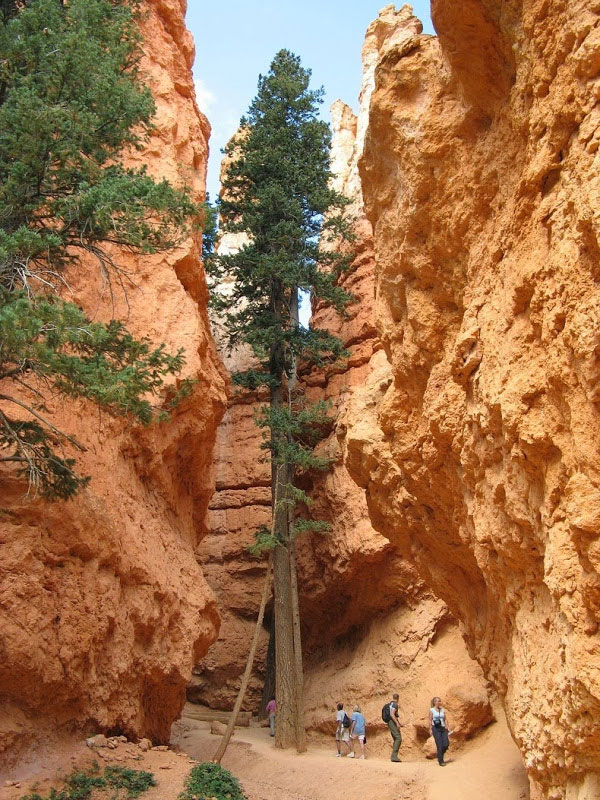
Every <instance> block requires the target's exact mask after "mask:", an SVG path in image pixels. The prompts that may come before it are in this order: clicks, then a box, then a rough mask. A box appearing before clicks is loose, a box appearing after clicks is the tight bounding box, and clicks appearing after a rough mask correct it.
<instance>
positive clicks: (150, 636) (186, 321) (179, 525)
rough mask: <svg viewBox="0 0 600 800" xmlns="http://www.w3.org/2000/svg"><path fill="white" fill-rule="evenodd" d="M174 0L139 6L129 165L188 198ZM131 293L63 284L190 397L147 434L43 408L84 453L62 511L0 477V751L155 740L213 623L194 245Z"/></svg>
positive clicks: (91, 270) (192, 164)
mask: <svg viewBox="0 0 600 800" xmlns="http://www.w3.org/2000/svg"><path fill="white" fill-rule="evenodd" d="M185 5H186V4H185V2H184V0H148V2H147V4H146V6H147V10H148V12H149V15H148V18H147V19H146V20H145V21H144V23H143V27H144V35H145V39H146V41H147V42H148V43H151V46H148V47H147V48H146V57H145V59H144V70H145V72H146V73H147V76H148V80H149V83H150V85H151V87H152V90H153V92H154V95H155V97H156V102H157V108H158V113H157V117H156V120H155V122H156V130H155V132H154V134H153V135H152V137H151V139H150V141H149V143H148V146H147V148H146V150H145V151H144V152H143V153H140V154H136V155H135V158H134V159H132V161H134V162H136V163H139V162H144V163H148V165H149V169H150V170H151V171H152V172H153V173H154V174H155V175H159V176H163V175H164V176H166V177H168V178H169V179H171V180H173V181H180V180H185V181H186V182H187V183H188V184H189V185H191V186H192V187H193V189H194V191H195V193H196V195H197V197H198V198H199V199H202V198H203V194H204V181H205V170H206V158H207V141H208V135H209V126H208V123H207V121H206V119H205V118H204V116H203V115H202V114H200V112H199V111H198V109H197V107H196V104H195V101H194V90H193V81H192V75H191V66H192V62H193V56H194V48H193V43H192V40H191V35H190V34H189V32H188V31H187V30H186V29H185V25H184V14H185ZM121 263H124V264H125V266H126V267H127V268H128V269H130V270H131V272H132V278H133V280H134V282H135V284H136V285H135V287H130V288H129V289H128V304H127V303H126V302H125V299H124V297H123V296H122V294H121V293H120V291H119V290H118V289H117V292H116V297H115V307H114V309H113V307H112V305H111V302H110V298H109V296H108V291H107V290H106V287H103V286H102V284H101V282H100V278H99V276H98V275H97V272H96V270H95V267H94V266H93V265H92V264H89V265H86V266H84V267H83V268H82V269H81V270H80V271H79V272H78V273H74V274H72V275H70V276H69V279H70V284H71V286H72V287H73V299H75V301H77V302H79V303H80V304H81V305H82V306H83V307H84V308H85V309H86V310H87V312H88V313H89V314H90V315H92V316H93V317H95V318H99V319H108V318H110V317H111V315H112V313H113V311H114V314H115V316H117V317H120V318H122V319H125V321H126V323H127V325H128V327H129V329H130V330H131V331H132V332H134V333H136V334H139V335H145V334H148V335H150V336H151V337H152V339H153V340H155V341H156V342H160V341H164V342H166V343H167V345H168V347H169V349H171V350H176V349H177V348H178V347H180V346H183V347H184V348H185V350H186V357H187V363H186V367H185V374H186V375H188V376H191V377H193V378H195V379H196V381H197V383H196V386H195V389H194V392H193V395H192V396H191V397H190V398H189V399H188V400H186V402H185V404H184V405H182V406H181V407H180V408H178V409H177V411H176V412H175V414H174V416H173V419H172V420H171V421H170V422H168V423H165V424H161V425H159V426H154V427H151V428H148V429H143V430H142V429H140V428H139V427H134V426H132V425H131V424H128V423H127V422H124V421H123V420H116V419H112V418H110V417H109V416H107V415H105V414H99V413H98V411H97V410H94V409H92V408H91V407H89V406H87V405H85V404H83V403H81V404H78V403H70V402H69V403H67V402H65V401H62V400H61V401H57V402H55V403H53V401H52V400H50V401H49V405H50V407H51V409H52V411H53V416H52V418H53V420H54V421H55V423H56V424H57V425H58V426H59V427H62V428H64V429H65V430H67V431H69V432H71V433H74V434H75V435H76V437H77V438H78V439H79V441H81V442H82V443H83V444H84V445H85V446H86V448H87V452H86V453H85V454H83V455H81V457H80V459H79V462H80V466H81V470H82V472H83V473H84V474H89V475H91V476H92V481H91V483H90V484H89V487H88V488H86V489H85V490H84V491H83V492H82V493H81V494H80V495H79V496H78V497H77V498H75V499H73V500H71V501H69V502H68V503H56V504H47V503H44V502H42V501H41V500H39V499H35V498H27V497H25V496H24V495H25V492H26V489H27V487H26V486H25V485H24V484H23V482H22V481H21V480H18V479H17V478H16V477H15V475H14V473H13V472H11V470H10V469H9V468H8V467H6V466H3V467H2V470H1V471H0V491H1V493H2V508H1V509H0V541H1V544H2V565H1V566H0V709H1V712H0V754H1V757H2V758H3V759H4V760H5V761H7V760H10V759H12V758H14V757H15V755H16V753H17V750H18V748H19V747H21V746H23V745H25V744H27V743H28V742H31V741H33V740H34V739H39V738H42V739H43V738H47V739H48V740H51V739H52V738H53V737H55V736H57V735H59V734H61V733H66V732H69V731H73V730H77V731H80V730H82V729H84V730H85V732H90V731H93V730H97V729H102V730H107V731H117V730H118V731H123V732H125V733H128V734H130V735H139V736H142V735H145V736H149V737H150V738H151V739H153V740H154V741H165V740H167V739H168V735H169V730H170V726H171V723H172V721H173V720H174V719H175V718H176V717H177V716H178V714H179V712H180V709H181V707H182V704H183V702H184V698H185V685H186V682H187V680H188V679H189V675H190V672H191V667H192V664H193V662H194V661H197V660H198V659H199V658H200V657H201V656H202V655H203V654H204V653H205V652H206V651H207V649H208V647H209V645H210V644H211V643H212V642H213V641H214V639H215V637H216V635H217V631H218V625H219V617H218V612H217V608H216V605H215V600H214V596H213V593H212V591H211V590H210V589H209V587H208V585H207V584H206V582H205V580H204V578H203V575H202V571H201V570H200V568H199V566H198V564H197V562H196V560H195V557H194V548H195V546H196V544H197V542H198V539H199V537H200V536H202V535H203V534H204V532H205V517H206V511H207V506H208V500H209V498H210V496H211V494H212V491H213V487H214V476H213V472H212V464H211V456H212V448H213V444H214V440H215V432H216V427H217V425H218V422H219V420H220V418H221V416H222V413H223V411H224V407H225V403H226V394H225V389H226V380H225V377H224V374H223V373H222V371H221V370H222V367H221V365H220V360H219V358H218V356H217V354H216V351H215V348H214V343H213V341H212V337H211V334H210V329H209V324H208V318H207V313H206V305H207V289H206V284H205V279H204V274H203V270H202V266H201V262H200V241H199V238H198V237H194V238H193V239H190V240H188V241H187V242H185V243H184V244H183V245H182V246H181V247H180V248H179V249H178V250H177V251H176V252H174V253H170V254H167V255H162V256H154V257H144V258H135V259H133V258H128V259H126V260H125V261H124V262H123V261H122V262H121Z"/></svg>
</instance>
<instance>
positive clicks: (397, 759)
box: [390, 758, 400, 764]
mask: <svg viewBox="0 0 600 800" xmlns="http://www.w3.org/2000/svg"><path fill="white" fill-rule="evenodd" d="M390 761H394V762H395V763H396V764H399V763H400V759H399V758H392V759H390Z"/></svg>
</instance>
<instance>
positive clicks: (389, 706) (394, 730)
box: [381, 694, 402, 761]
mask: <svg viewBox="0 0 600 800" xmlns="http://www.w3.org/2000/svg"><path fill="white" fill-rule="evenodd" d="M399 699H400V696H399V695H397V694H394V695H392V701H391V703H386V704H385V705H384V707H383V708H382V709H381V718H382V720H383V721H384V722H386V723H387V726H388V728H389V731H390V733H391V734H392V739H393V740H394V745H393V747H392V761H400V759H399V758H398V750H399V749H400V745H401V744H402V734H401V733H400V728H401V727H402V723H401V722H400V720H399V719H398V700H399Z"/></svg>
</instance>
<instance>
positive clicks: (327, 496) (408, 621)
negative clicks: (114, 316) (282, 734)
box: [188, 29, 494, 756]
mask: <svg viewBox="0 0 600 800" xmlns="http://www.w3.org/2000/svg"><path fill="white" fill-rule="evenodd" d="M378 37H379V29H378V30H377V31H375V30H373V31H370V33H369V35H368V36H367V40H366V43H365V47H364V50H363V62H364V67H365V69H364V83H363V89H362V92H361V111H360V112H359V114H358V117H356V116H355V115H354V114H353V113H352V111H351V109H350V108H348V107H347V106H345V105H344V104H343V103H341V102H338V103H336V104H334V106H333V108H332V119H333V132H334V139H333V148H332V169H333V171H334V173H335V174H336V184H337V188H338V189H339V190H341V191H343V192H344V193H345V194H346V195H347V196H348V197H351V198H352V201H353V202H352V209H351V210H352V214H353V216H354V219H355V229H356V233H357V241H356V243H355V244H353V256H354V258H353V263H352V266H351V268H350V270H349V271H348V272H347V273H346V274H345V275H344V277H343V285H344V287H345V288H346V289H347V290H348V291H350V292H352V293H353V295H354V298H355V300H354V302H353V303H352V304H351V305H350V307H349V308H348V313H347V316H346V317H345V318H340V317H338V316H337V315H336V314H335V313H334V312H333V311H332V309H331V308H329V307H328V306H326V305H325V304H318V305H316V306H315V307H314V308H313V317H312V322H313V324H315V325H316V326H318V327H322V328H327V329H328V330H329V331H331V332H333V333H335V334H336V335H337V336H339V337H340V338H341V339H342V340H343V341H344V343H345V346H346V348H347V350H348V351H349V356H348V358H347V359H346V360H345V361H344V362H343V363H340V364H339V365H337V366H336V367H335V368H333V369H331V370H329V371H328V372H327V373H324V372H323V371H320V370H315V371H313V372H312V373H311V374H308V375H305V376H304V378H303V379H304V382H305V386H306V391H307V396H308V398H309V399H310V400H320V399H325V400H328V401H329V402H330V403H331V416H332V423H331V430H330V432H329V434H328V435H327V436H326V438H325V439H324V440H323V441H322V442H321V443H320V444H319V446H318V451H319V453H320V454H321V455H326V456H327V457H329V458H331V460H332V464H331V467H330V469H329V470H328V471H327V472H325V473H323V474H320V475H313V476H312V477H311V479H310V480H307V483H306V485H305V486H304V488H305V489H306V490H307V491H308V492H309V494H310V496H311V498H312V500H313V505H312V506H311V509H310V513H311V514H312V515H313V516H314V517H315V518H317V519H321V520H326V521H328V522H329V523H330V526H331V530H330V531H329V532H328V533H326V534H315V535H310V536H308V535H307V536H303V537H301V538H300V540H299V541H298V545H297V558H298V571H299V590H300V603H301V618H302V636H303V646H304V647H303V649H304V659H305V675H306V687H305V707H306V723H307V727H308V729H309V734H310V736H311V738H312V739H313V740H319V739H323V740H324V739H325V737H328V738H329V741H330V743H331V736H332V734H333V731H334V728H335V723H334V720H335V705H336V703H337V702H339V701H343V702H345V703H346V707H347V708H348V707H351V706H352V705H354V704H356V703H358V704H360V705H361V706H362V708H363V711H364V713H365V715H366V718H367V722H368V732H369V751H370V752H371V753H378V752H380V753H381V754H386V755H388V756H389V732H388V731H387V728H386V727H385V726H384V724H383V723H382V721H381V707H382V705H383V704H384V702H385V701H386V700H389V697H390V695H391V693H392V692H393V691H397V692H398V693H399V694H400V697H401V700H400V705H401V708H402V715H403V722H404V723H405V729H404V739H405V741H404V745H403V752H404V753H406V754H412V755H414V756H419V755H421V756H422V754H423V748H425V750H426V752H427V753H428V754H431V747H430V744H429V745H428V744H427V739H428V735H429V731H428V725H427V711H428V709H429V705H430V700H431V697H432V696H433V695H435V694H437V693H440V692H444V693H445V700H446V702H447V705H448V707H449V709H450V710H451V711H452V713H453V715H454V719H455V721H456V728H457V735H456V740H455V741H456V743H457V744H458V745H459V746H461V745H462V743H463V742H464V741H465V740H466V739H468V738H471V737H472V736H473V735H474V734H476V733H477V732H478V731H479V730H481V728H483V727H484V726H485V725H487V724H488V723H490V722H491V721H492V720H493V719H494V711H493V709H492V704H491V698H490V692H489V690H488V685H487V682H486V681H485V679H484V677H483V673H482V671H481V668H480V666H479V665H478V664H477V663H476V662H474V661H473V660H472V659H471V658H470V656H469V655H468V653H467V650H466V647H465V644H464V642H463V640H462V637H461V634H460V632H459V629H458V624H457V622H456V620H455V619H454V618H453V617H452V615H451V614H450V612H449V610H448V607H447V606H446V605H445V604H444V603H443V602H441V601H440V600H439V598H437V597H436V596H435V595H434V594H433V593H432V592H431V591H430V590H429V589H428V588H427V587H426V585H425V584H424V582H423V581H422V579H421V578H420V577H419V575H418V573H417V571H416V570H415V568H414V567H413V566H412V564H411V563H410V560H409V558H408V557H407V552H405V551H404V550H403V548H402V547H397V546H396V545H395V544H391V543H390V541H389V540H388V539H387V538H386V537H385V536H384V535H382V534H381V533H379V532H377V531H376V530H375V529H374V528H373V525H372V523H371V521H370V519H369V510H368V507H367V503H366V499H365V494H364V491H363V490H362V488H360V487H358V486H357V485H356V483H355V481H354V480H353V479H352V478H351V476H350V474H349V472H348V470H347V468H346V465H345V461H346V450H347V442H346V431H347V428H346V425H345V422H344V419H345V417H346V415H347V411H348V409H349V407H350V406H351V405H352V397H353V395H354V393H355V392H356V391H357V390H359V389H360V388H361V387H362V386H364V385H365V384H368V383H369V381H370V380H371V379H372V376H373V375H375V374H376V375H377V376H378V380H379V382H380V384H381V386H382V390H385V389H386V388H387V387H388V386H389V383H390V381H391V380H392V377H391V370H390V368H389V364H388V362H387V359H386V356H385V352H384V351H383V349H382V346H381V342H380V340H379V338H378V335H377V331H376V328H375V308H374V287H375V273H374V265H375V262H374V253H373V238H372V229H371V225H370V223H369V222H368V220H367V219H366V217H365V214H364V207H363V201H362V196H361V188H360V179H359V175H358V159H359V156H360V154H361V152H362V146H363V143H364V136H365V132H366V124H365V120H366V119H367V118H368V107H369V102H370V94H371V91H372V89H373V86H374V69H375V64H376V59H377V55H378V48H379V44H380V42H379V38H378ZM240 243H241V242H240V241H239V239H238V238H236V236H230V235H226V236H225V237H223V239H222V240H221V242H220V243H219V251H220V252H230V251H232V250H235V248H236V247H239V245H240ZM219 290H220V291H222V292H227V286H226V285H221V286H220V287H219ZM213 328H214V330H215V335H216V337H217V340H219V324H218V320H214V321H213ZM223 356H224V359H225V363H226V365H227V367H228V369H230V370H231V371H235V370H240V369H244V368H246V367H247V366H248V365H249V358H248V354H247V352H244V351H239V350H238V351H235V352H233V353H231V354H227V353H226V352H223ZM256 403H257V400H256V398H255V397H253V396H252V395H249V394H248V393H234V394H233V395H232V397H231V398H230V401H229V407H228V411H227V414H226V416H225V418H224V420H223V422H222V424H221V426H220V428H219V431H218V434H217V446H216V449H215V472H216V484H217V490H216V492H215V495H214V496H213V498H212V499H211V502H210V511H209V521H208V525H209V529H210V533H209V535H208V536H206V537H205V538H204V539H203V541H202V542H201V543H200V545H199V547H198V558H199V561H200V564H201V566H202V569H203V572H204V573H205V575H206V577H207V580H208V582H209V583H210V585H211V587H212V588H213V589H214V591H215V594H216V595H217V598H218V602H219V608H220V609H221V613H222V620H223V622H222V626H221V629H220V633H219V639H218V641H217V643H216V644H215V645H213V647H211V649H210V651H209V653H208V654H207V656H206V657H205V658H204V659H203V660H202V661H200V662H199V663H198V664H197V665H196V667H195V669H194V677H193V680H192V683H191V685H190V687H189V689H188V696H189V698H190V699H192V700H194V701H197V702H200V703H203V704H206V705H209V706H211V707H213V708H224V709H227V708H231V706H232V705H233V702H234V699H235V696H236V694H237V690H238V688H239V683H240V679H241V674H242V671H243V669H244V666H245V659H246V656H247V651H248V648H249V643H250V640H251V636H252V631H253V627H254V621H255V619H256V615H257V610H258V604H259V600H260V593H261V589H262V583H263V580H264V560H261V559H256V558H253V557H251V556H250V555H249V553H248V549H247V548H248V546H249V545H250V544H251V543H252V542H253V538H254V532H255V530H256V529H257V528H258V527H259V526H260V525H261V524H269V522H270V514H271V505H270V504H271V493H270V478H271V476H270V468H269V465H268V464H266V463H264V462H263V461H262V458H263V455H264V453H263V451H261V450H260V443H261V434H260V431H259V430H258V428H257V427H256V425H255V423H254V413H255V409H256ZM374 425H375V426H374V429H373V432H372V433H373V435H374V436H377V427H376V423H374ZM267 643H268V633H267V631H266V630H265V631H264V633H263V635H262V639H261V645H260V648H259V652H258V655H257V659H256V661H255V667H254V671H253V675H252V678H251V682H250V686H249V691H248V693H247V695H246V700H245V707H246V708H247V709H250V710H256V709H257V708H258V705H259V701H260V694H261V690H262V685H263V682H264V673H265V659H266V654H267Z"/></svg>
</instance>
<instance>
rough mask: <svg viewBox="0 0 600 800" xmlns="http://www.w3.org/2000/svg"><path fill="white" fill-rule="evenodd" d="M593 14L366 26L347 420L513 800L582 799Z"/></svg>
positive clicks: (356, 459) (594, 394) (599, 299)
mask: <svg viewBox="0 0 600 800" xmlns="http://www.w3.org/2000/svg"><path fill="white" fill-rule="evenodd" d="M599 11H600V5H599V4H598V3H596V2H588V1H584V0H569V2H567V1H566V0H562V1H561V0H555V2H547V0H525V1H524V2H518V3H517V2H500V1H499V0H468V2H465V3H455V2H453V1H452V0H434V1H433V3H432V14H433V19H434V23H435V25H436V29H437V31H438V34H439V38H434V37H429V36H424V35H422V34H421V26H420V24H419V22H418V21H417V20H416V19H415V18H414V17H412V16H411V13H410V9H408V8H407V7H405V8H404V9H402V10H401V11H399V12H396V11H395V9H394V7H393V6H390V7H387V8H386V9H384V11H383V12H382V14H381V15H380V18H379V20H378V21H377V23H375V29H376V30H377V31H378V39H379V46H378V55H377V63H376V66H375V70H374V80H375V88H374V91H373V94H372V96H371V101H370V110H369V125H368V130H367V134H366V139H365V146H364V152H363V155H362V158H361V160H360V164H359V167H360V175H361V178H362V190H363V194H364V202H365V207H366V211H367V216H368V218H369V220H370V222H371V224H372V226H373V234H374V243H375V258H376V314H377V331H378V334H379V337H380V340H381V342H382V344H383V347H384V349H385V353H386V355H387V362H389V364H388V363H382V364H381V367H380V371H379V373H378V372H377V371H375V370H374V371H373V372H372V373H371V374H370V376H369V377H368V378H367V380H366V382H365V385H364V386H363V387H362V388H360V389H357V390H356V391H355V392H354V393H353V395H352V398H351V401H350V403H349V408H348V411H347V413H346V416H345V417H344V420H343V423H344V425H345V426H346V428H347V435H346V465H347V467H348V469H349V470H350V473H351V474H352V476H353V477H354V478H355V479H356V480H357V481H358V482H359V483H361V484H362V485H363V486H364V487H365V489H366V496H367V501H368V507H369V514H370V519H371V521H372V522H373V524H374V526H375V528H376V529H377V530H378V531H380V532H382V533H383V534H384V535H385V536H386V537H387V538H389V540H390V542H391V543H392V544H393V545H394V546H396V547H397V548H399V549H400V550H401V551H402V552H403V553H404V554H405V555H406V557H407V558H408V559H409V561H410V562H411V563H412V564H413V565H414V566H415V567H416V570H417V572H418V575H419V578H420V579H422V580H423V581H424V582H425V584H426V585H427V586H428V587H429V588H430V589H431V590H432V591H434V592H435V594H436V595H437V596H439V597H440V598H442V599H443V601H444V602H445V603H446V604H447V606H448V607H449V609H450V611H451V612H452V614H454V615H455V616H456V617H457V618H458V619H460V621H461V624H462V629H463V632H464V634H465V637H466V641H467V643H468V647H469V650H470V652H471V654H472V655H474V656H476V658H477V660H478V661H479V663H480V664H481V665H482V667H483V670H484V673H485V675H486V677H488V678H490V679H491V681H492V682H493V685H494V686H495V688H496V689H497V690H498V691H499V692H500V694H501V696H502V697H503V700H504V705H505V709H506V712H507V716H508V720H509V724H510V727H511V730H512V732H513V735H514V737H515V739H516V741H517V743H518V744H519V747H520V748H521V752H522V753H523V756H524V760H525V764H526V767H527V769H528V771H529V775H530V779H531V782H532V796H534V797H547V798H564V797H568V798H569V799H570V800H571V799H573V800H575V799H576V798H577V799H578V800H583V798H586V799H587V798H589V799H590V800H591V798H592V797H597V796H598V794H599V792H600V788H599V787H600V783H599V781H600V778H599V772H600V770H599V768H598V764H599V763H600V735H599V733H600V731H599V728H600V645H599V638H598V621H599V610H600V575H599V569H600V561H599V553H600V550H599V549H598V547H597V538H598V534H599V533H600V529H599V525H600V516H599V512H598V509H599V508H600V504H599V498H600V460H599V457H598V447H597V441H598V437H599V435H600V416H599V412H598V405H597V403H598V398H599V394H598V381H599V379H600V371H599V369H598V350H599V346H600V345H599V330H600V325H599V321H600V294H599V292H598V277H599V276H598V263H599V257H600V250H599V248H598V241H597V232H598V209H599V203H598V201H599V195H598V189H599V175H600V172H599V169H598V159H599V158H600V156H599V154H598V150H599V142H600V128H599V122H600V117H599V114H598V107H597V98H598V97H599V96H600V79H599V73H600V28H599V26H598V12H599ZM389 365H391V378H392V380H391V381H390V380H389V378H390V373H389Z"/></svg>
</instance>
